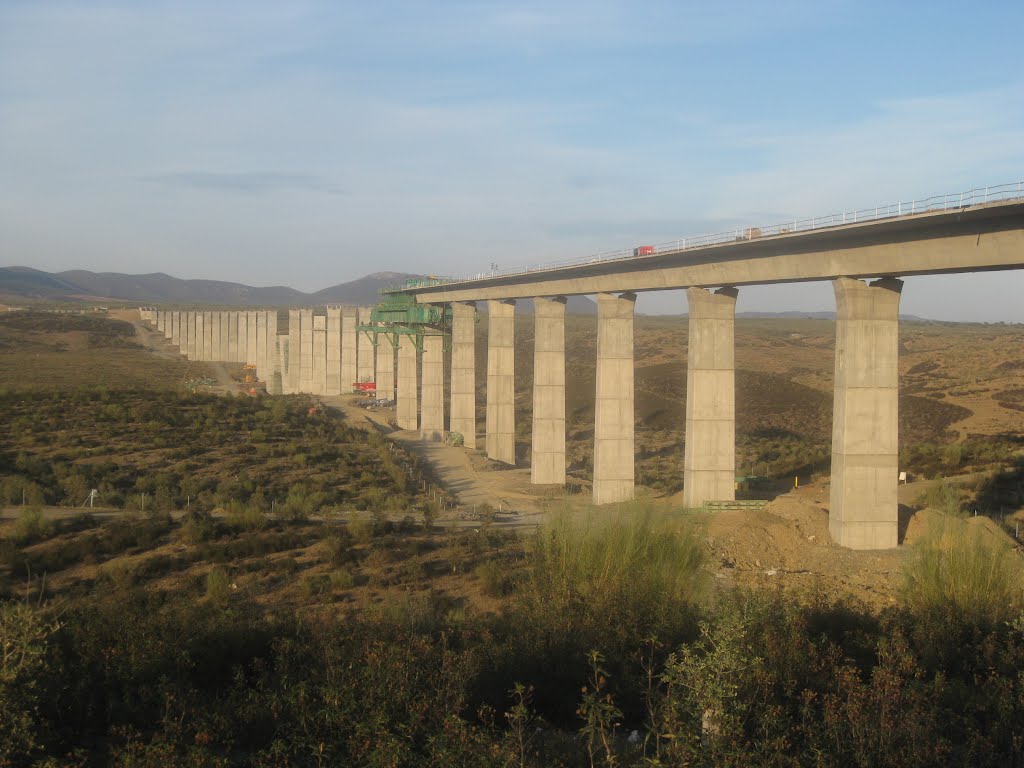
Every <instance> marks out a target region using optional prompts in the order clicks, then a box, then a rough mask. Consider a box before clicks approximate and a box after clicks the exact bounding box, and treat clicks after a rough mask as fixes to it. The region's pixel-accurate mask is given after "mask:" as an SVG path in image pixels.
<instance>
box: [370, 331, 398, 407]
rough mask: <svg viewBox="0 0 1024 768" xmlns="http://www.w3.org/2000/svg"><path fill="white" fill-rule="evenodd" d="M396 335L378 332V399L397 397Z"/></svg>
mask: <svg viewBox="0 0 1024 768" xmlns="http://www.w3.org/2000/svg"><path fill="white" fill-rule="evenodd" d="M394 338H395V337H394V335H392V334H390V333H378V334H377V378H376V379H375V381H376V382H377V399H378V400H394V399H395V347H394Z"/></svg>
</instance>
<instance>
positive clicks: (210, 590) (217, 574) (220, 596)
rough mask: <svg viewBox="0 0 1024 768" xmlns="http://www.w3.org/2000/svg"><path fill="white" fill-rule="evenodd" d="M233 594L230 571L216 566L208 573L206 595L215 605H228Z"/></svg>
mask: <svg viewBox="0 0 1024 768" xmlns="http://www.w3.org/2000/svg"><path fill="white" fill-rule="evenodd" d="M230 594H231V579H230V578H229V577H228V572H227V571H226V570H224V569H223V568H221V567H220V566H214V567H213V568H211V569H210V572H209V573H207V574H206V597H207V598H208V599H209V600H210V602H211V603H213V604H215V605H226V604H227V601H228V596H229V595H230Z"/></svg>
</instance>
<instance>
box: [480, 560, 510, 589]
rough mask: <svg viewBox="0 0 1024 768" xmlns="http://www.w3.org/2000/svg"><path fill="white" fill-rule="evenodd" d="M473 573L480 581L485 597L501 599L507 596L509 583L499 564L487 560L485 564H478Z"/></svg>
mask: <svg viewBox="0 0 1024 768" xmlns="http://www.w3.org/2000/svg"><path fill="white" fill-rule="evenodd" d="M473 572H474V573H475V574H476V577H477V578H478V579H479V580H480V586H481V588H482V589H483V591H484V594H485V595H489V596H490V597H501V596H502V595H505V594H508V591H509V587H510V584H511V583H510V581H509V579H508V576H507V575H506V573H505V569H503V568H502V567H501V565H500V564H499V563H497V562H495V561H494V560H488V561H487V562H485V563H480V565H478V566H477V567H476V569H475V570H474V571H473Z"/></svg>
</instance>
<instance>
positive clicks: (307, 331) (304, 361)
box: [299, 309, 313, 394]
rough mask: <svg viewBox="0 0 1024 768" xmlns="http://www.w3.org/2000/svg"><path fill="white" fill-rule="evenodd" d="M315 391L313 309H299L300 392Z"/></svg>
mask: <svg viewBox="0 0 1024 768" xmlns="http://www.w3.org/2000/svg"><path fill="white" fill-rule="evenodd" d="M312 391H313V310H312V309H300V310H299V392H303V393H305V394H309V393H312Z"/></svg>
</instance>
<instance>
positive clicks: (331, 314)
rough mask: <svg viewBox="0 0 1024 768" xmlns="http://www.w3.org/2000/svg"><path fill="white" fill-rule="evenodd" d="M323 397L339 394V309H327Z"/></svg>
mask: <svg viewBox="0 0 1024 768" xmlns="http://www.w3.org/2000/svg"><path fill="white" fill-rule="evenodd" d="M326 379H327V381H326V384H325V387H324V394H325V395H340V394H341V307H328V308H327V376H326Z"/></svg>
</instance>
